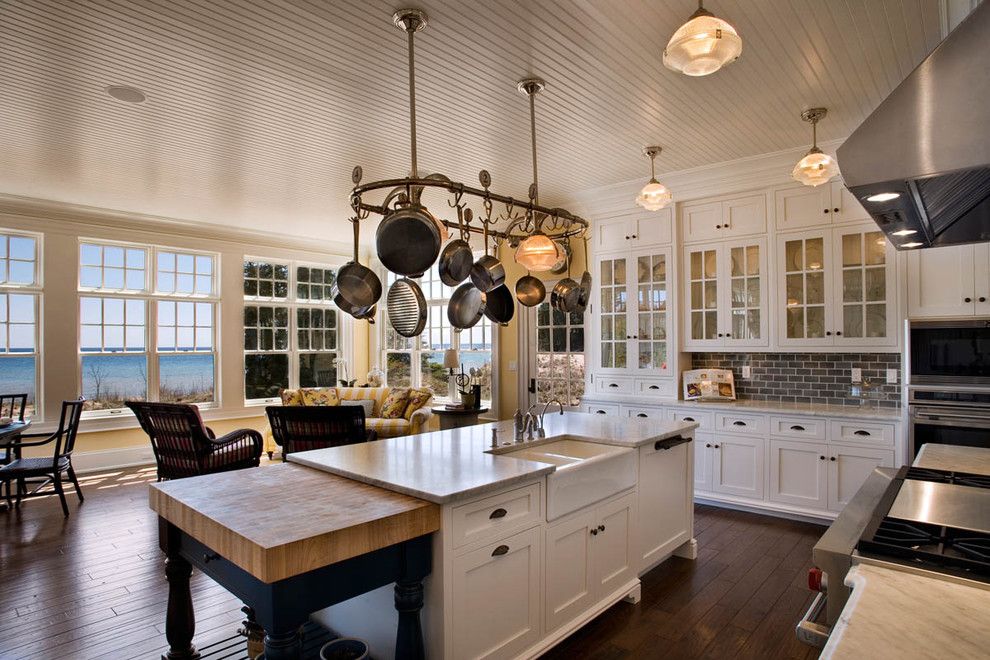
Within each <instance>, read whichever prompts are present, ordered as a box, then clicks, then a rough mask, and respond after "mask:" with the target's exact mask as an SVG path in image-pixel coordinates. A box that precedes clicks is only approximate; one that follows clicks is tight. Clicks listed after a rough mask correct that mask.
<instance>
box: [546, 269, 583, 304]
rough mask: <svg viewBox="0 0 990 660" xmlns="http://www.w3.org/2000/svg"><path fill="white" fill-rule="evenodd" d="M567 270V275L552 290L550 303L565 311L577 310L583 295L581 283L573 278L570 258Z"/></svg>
mask: <svg viewBox="0 0 990 660" xmlns="http://www.w3.org/2000/svg"><path fill="white" fill-rule="evenodd" d="M567 271H568V272H567V277H565V278H564V279H562V280H560V281H559V282H557V284H556V285H555V286H554V287H553V290H552V291H551V292H550V304H551V305H552V306H553V308H554V309H556V310H557V311H560V312H564V313H568V312H573V311H576V310H577V307H578V301H579V299H580V297H581V285H580V284H578V283H577V282H575V281H574V280H573V279H571V274H570V260H568V262H567Z"/></svg>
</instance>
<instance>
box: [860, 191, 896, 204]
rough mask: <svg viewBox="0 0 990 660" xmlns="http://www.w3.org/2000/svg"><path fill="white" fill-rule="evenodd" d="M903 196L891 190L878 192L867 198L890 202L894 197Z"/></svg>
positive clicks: (869, 200) (871, 200)
mask: <svg viewBox="0 0 990 660" xmlns="http://www.w3.org/2000/svg"><path fill="white" fill-rule="evenodd" d="M900 196H901V193H895V192H889V193H877V194H876V195H870V196H869V197H867V198H866V201H868V202H889V201H890V200H892V199H897V198H898V197H900Z"/></svg>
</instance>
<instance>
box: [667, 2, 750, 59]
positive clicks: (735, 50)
mask: <svg viewBox="0 0 990 660" xmlns="http://www.w3.org/2000/svg"><path fill="white" fill-rule="evenodd" d="M741 53H742V39H741V38H740V37H739V33H738V32H736V29H735V28H734V27H732V26H731V25H730V24H729V23H727V22H726V21H724V20H722V19H721V18H718V17H717V16H715V15H714V14H712V13H711V12H710V11H708V10H706V9H705V8H704V6H703V5H702V0H698V11H696V12H694V13H693V14H691V18H689V19H688V22H687V23H685V24H684V25H682V26H681V27H679V28H678V29H677V32H675V33H674V36H672V37H671V38H670V41H668V42H667V47H666V48H664V49H663V65H664V66H665V67H667V68H668V69H672V70H673V71H678V72H680V73H683V74H684V75H686V76H707V75H708V74H711V73H715V72H716V71H718V70H719V69H721V68H722V67H723V66H725V65H726V64H731V63H732V62H733V61H735V60H736V58H738V57H739V55H740V54H741Z"/></svg>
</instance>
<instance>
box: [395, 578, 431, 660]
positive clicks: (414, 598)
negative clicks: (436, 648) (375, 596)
mask: <svg viewBox="0 0 990 660" xmlns="http://www.w3.org/2000/svg"><path fill="white" fill-rule="evenodd" d="M395 609H396V610H397V611H398V612H399V629H398V631H397V632H396V635H395V657H396V659H397V660H423V658H425V657H426V652H425V650H424V648H423V628H422V626H421V625H420V622H419V611H420V610H421V609H423V581H422V580H399V581H398V582H396V583H395Z"/></svg>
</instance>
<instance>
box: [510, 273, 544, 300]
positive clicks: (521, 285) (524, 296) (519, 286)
mask: <svg viewBox="0 0 990 660" xmlns="http://www.w3.org/2000/svg"><path fill="white" fill-rule="evenodd" d="M546 297H547V287H546V286H545V285H544V284H543V280H541V279H540V278H538V277H533V276H532V275H530V274H529V273H526V274H525V275H523V276H522V277H520V278H519V281H518V282H516V300H518V301H519V304H520V305H526V307H536V306H537V305H539V304H540V303H541V302H543V301H544V300H545V299H546Z"/></svg>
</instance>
